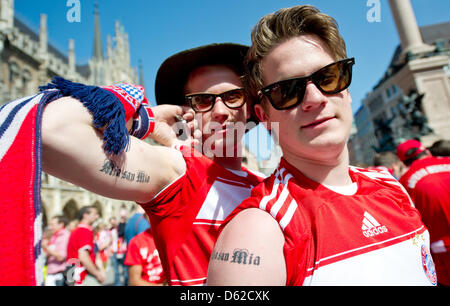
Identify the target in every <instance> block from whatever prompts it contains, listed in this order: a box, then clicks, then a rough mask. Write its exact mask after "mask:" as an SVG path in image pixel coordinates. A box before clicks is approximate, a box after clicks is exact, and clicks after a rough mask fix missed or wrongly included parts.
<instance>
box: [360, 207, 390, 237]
mask: <svg viewBox="0 0 450 306" xmlns="http://www.w3.org/2000/svg"><path fill="white" fill-rule="evenodd" d="M361 229H362V230H363V235H364V236H366V237H367V238H368V237H373V236H376V235H380V234H383V233H386V232H387V231H388V229H387V228H386V226H384V225H381V224H380V223H378V221H377V220H375V218H374V217H372V216H371V215H370V214H369V213H368V212H367V211H366V212H364V219H363V221H362V226H361Z"/></svg>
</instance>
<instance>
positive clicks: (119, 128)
mask: <svg viewBox="0 0 450 306" xmlns="http://www.w3.org/2000/svg"><path fill="white" fill-rule="evenodd" d="M39 89H40V91H44V90H48V89H58V90H59V91H60V92H61V93H62V95H63V96H71V97H73V98H75V99H77V100H79V101H80V102H81V103H82V104H83V105H84V106H85V107H86V108H87V109H88V110H89V112H90V113H91V114H92V116H93V118H94V120H93V124H94V126H95V127H96V128H98V129H100V128H103V127H105V126H106V129H105V130H104V132H103V136H104V137H103V143H104V145H103V149H104V150H105V152H106V153H107V154H115V155H118V154H120V153H122V152H123V151H127V150H128V148H129V144H130V134H129V133H128V130H127V128H126V126H125V125H126V122H125V110H124V108H123V105H122V103H121V102H120V100H119V99H118V98H117V97H116V96H115V95H114V94H113V93H111V92H109V91H107V90H105V89H102V88H100V87H98V86H90V85H84V84H81V83H75V82H72V81H69V80H66V79H64V78H61V77H55V78H54V79H53V80H52V83H50V84H48V85H46V86H41V87H39Z"/></svg>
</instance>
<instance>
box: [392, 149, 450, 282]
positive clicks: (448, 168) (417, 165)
mask: <svg viewBox="0 0 450 306" xmlns="http://www.w3.org/2000/svg"><path fill="white" fill-rule="evenodd" d="M400 183H402V184H403V186H405V188H406V190H407V191H408V193H409V194H410V196H411V198H412V199H413V202H414V203H415V206H416V208H417V209H418V210H419V212H420V214H421V215H422V221H423V223H424V224H425V225H426V226H427V227H428V230H429V231H430V239H431V253H432V255H433V260H434V262H435V264H436V272H437V276H438V282H439V283H440V284H442V285H446V286H450V158H449V157H434V156H429V157H425V158H423V159H419V160H416V161H415V162H413V163H412V165H411V167H410V168H409V169H408V171H407V172H406V173H405V174H403V176H402V177H401V178H400Z"/></svg>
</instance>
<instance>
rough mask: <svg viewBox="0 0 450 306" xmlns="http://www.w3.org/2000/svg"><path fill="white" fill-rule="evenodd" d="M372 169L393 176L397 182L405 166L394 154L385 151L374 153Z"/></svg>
mask: <svg viewBox="0 0 450 306" xmlns="http://www.w3.org/2000/svg"><path fill="white" fill-rule="evenodd" d="M373 167H374V168H375V169H379V170H385V171H387V172H389V173H390V174H391V175H392V176H394V177H395V178H396V179H397V180H398V179H399V178H400V177H401V176H402V174H403V173H404V172H405V170H406V169H405V165H404V164H403V163H402V161H401V160H400V159H399V158H398V157H397V155H396V154H395V153H394V152H390V151H385V152H379V153H376V154H375V156H374V157H373Z"/></svg>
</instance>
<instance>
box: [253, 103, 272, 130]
mask: <svg viewBox="0 0 450 306" xmlns="http://www.w3.org/2000/svg"><path fill="white" fill-rule="evenodd" d="M253 108H254V110H255V115H256V117H258V119H259V122H261V123H262V124H263V125H264V127H265V128H266V129H267V130H268V131H270V129H271V128H270V124H268V120H269V117H268V115H267V113H266V111H265V110H264V108H263V107H262V105H261V104H255V105H254V106H253Z"/></svg>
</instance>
